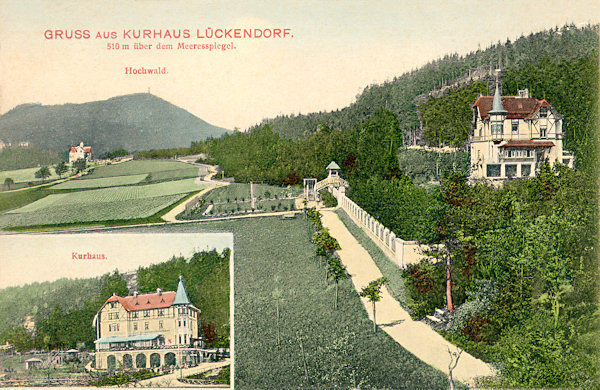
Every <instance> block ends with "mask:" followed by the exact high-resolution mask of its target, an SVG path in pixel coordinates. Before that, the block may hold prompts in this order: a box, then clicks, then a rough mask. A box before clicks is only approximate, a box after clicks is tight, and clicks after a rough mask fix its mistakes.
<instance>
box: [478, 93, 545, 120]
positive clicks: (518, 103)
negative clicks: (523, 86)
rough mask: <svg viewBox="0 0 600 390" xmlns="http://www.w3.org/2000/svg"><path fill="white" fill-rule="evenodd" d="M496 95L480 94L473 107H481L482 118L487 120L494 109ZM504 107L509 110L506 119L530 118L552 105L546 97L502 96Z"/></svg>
mask: <svg viewBox="0 0 600 390" xmlns="http://www.w3.org/2000/svg"><path fill="white" fill-rule="evenodd" d="M493 101H494V96H480V97H479V98H478V99H477V100H476V101H475V103H473V107H477V108H478V109H479V114H480V116H481V119H483V120H487V119H489V118H490V116H489V114H490V111H492V105H493ZM502 107H503V108H504V109H505V110H506V111H507V115H506V119H529V118H531V117H532V116H533V114H535V113H536V112H538V110H539V109H540V108H541V107H551V106H550V103H548V101H547V100H546V99H542V100H539V99H536V98H522V97H518V96H502Z"/></svg>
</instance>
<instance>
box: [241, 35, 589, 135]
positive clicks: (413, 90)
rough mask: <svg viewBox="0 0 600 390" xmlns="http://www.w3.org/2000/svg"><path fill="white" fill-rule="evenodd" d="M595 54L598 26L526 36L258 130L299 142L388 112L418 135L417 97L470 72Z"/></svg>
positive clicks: (450, 58) (438, 63)
mask: <svg viewBox="0 0 600 390" xmlns="http://www.w3.org/2000/svg"><path fill="white" fill-rule="evenodd" d="M597 49H598V26H586V27H583V28H577V27H575V26H573V25H571V26H564V27H562V28H555V29H551V30H549V31H543V32H538V33H535V34H531V35H529V36H526V37H525V36H522V37H520V38H519V39H517V40H515V41H514V42H511V41H510V40H507V41H506V42H504V43H501V42H500V41H499V42H498V43H497V44H494V45H492V46H490V47H488V48H487V49H484V50H477V51H474V52H471V53H469V54H467V55H464V56H462V55H458V54H452V55H446V56H445V57H444V58H442V59H438V60H436V61H433V62H431V63H428V64H427V65H425V66H423V67H421V68H419V69H417V70H414V71H411V72H409V73H405V74H403V75H401V76H399V77H396V78H394V79H393V80H391V81H388V82H385V83H383V84H377V85H370V86H367V87H366V88H365V89H364V91H363V92H362V93H361V94H360V95H359V96H358V97H357V99H356V102H354V103H352V104H351V105H350V106H348V107H346V108H343V109H341V110H336V111H332V112H319V113H312V114H306V115H297V116H295V115H291V116H279V117H276V118H274V119H266V120H264V121H263V122H262V123H261V124H260V125H259V126H257V127H262V125H264V124H269V125H270V127H271V129H272V130H273V132H275V133H278V134H279V135H280V136H281V137H284V138H297V137H300V136H303V135H306V134H307V133H313V132H315V130H316V129H317V127H318V125H320V124H321V125H326V126H328V127H331V128H333V129H349V128H352V127H354V126H356V125H359V124H361V123H363V122H364V121H365V120H366V119H367V118H368V117H370V116H371V115H373V114H374V113H375V112H376V111H377V110H378V109H380V108H384V109H387V110H389V111H391V112H392V113H394V115H395V116H396V117H397V118H398V121H399V124H400V128H401V129H404V130H406V129H414V128H416V127H418V126H419V120H418V118H417V114H416V108H415V106H414V103H413V101H414V99H415V97H417V96H418V95H420V94H422V93H426V92H429V91H430V90H432V89H434V88H435V87H437V86H440V85H442V84H443V83H447V82H451V81H452V80H454V79H456V78H458V77H460V76H463V75H464V74H465V73H468V72H469V70H473V69H475V68H477V67H479V66H482V65H491V66H493V67H502V68H503V69H504V68H516V69H521V68H523V67H525V66H527V65H535V64H538V63H539V62H540V61H541V60H542V59H543V58H544V57H549V58H550V60H551V61H552V62H554V63H560V62H561V61H563V60H564V61H568V62H572V61H577V60H578V59H580V58H583V57H587V56H588V55H590V54H592V53H593V52H594V50H597ZM596 55H597V54H596ZM323 93H327V91H323ZM255 128H256V127H254V128H252V129H251V130H253V129H255Z"/></svg>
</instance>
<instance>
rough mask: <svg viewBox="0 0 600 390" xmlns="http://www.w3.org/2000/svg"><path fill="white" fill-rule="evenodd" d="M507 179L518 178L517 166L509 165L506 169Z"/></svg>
mask: <svg viewBox="0 0 600 390" xmlns="http://www.w3.org/2000/svg"><path fill="white" fill-rule="evenodd" d="M504 169H505V173H506V177H515V176H517V166H516V165H515V164H507V165H506V166H505V167H504Z"/></svg>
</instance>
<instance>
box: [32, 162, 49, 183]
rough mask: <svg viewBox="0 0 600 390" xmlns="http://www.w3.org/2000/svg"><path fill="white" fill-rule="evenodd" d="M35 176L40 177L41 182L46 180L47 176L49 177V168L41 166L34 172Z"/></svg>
mask: <svg viewBox="0 0 600 390" xmlns="http://www.w3.org/2000/svg"><path fill="white" fill-rule="evenodd" d="M35 177H36V178H38V179H42V183H43V182H44V181H46V178H47V177H50V169H49V168H48V167H47V166H44V167H41V168H40V169H39V170H38V171H37V172H36V173H35Z"/></svg>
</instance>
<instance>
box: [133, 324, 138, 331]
mask: <svg viewBox="0 0 600 390" xmlns="http://www.w3.org/2000/svg"><path fill="white" fill-rule="evenodd" d="M133 330H137V322H134V323H133Z"/></svg>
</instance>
